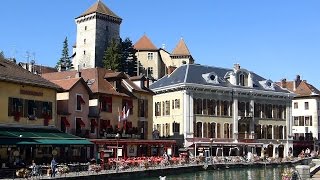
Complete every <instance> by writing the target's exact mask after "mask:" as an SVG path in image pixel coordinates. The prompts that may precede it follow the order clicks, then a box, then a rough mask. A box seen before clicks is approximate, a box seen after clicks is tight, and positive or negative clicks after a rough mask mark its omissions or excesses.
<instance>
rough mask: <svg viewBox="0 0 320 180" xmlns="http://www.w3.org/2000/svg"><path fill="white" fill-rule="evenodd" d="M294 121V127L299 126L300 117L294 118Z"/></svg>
mask: <svg viewBox="0 0 320 180" xmlns="http://www.w3.org/2000/svg"><path fill="white" fill-rule="evenodd" d="M293 121H294V122H293V125H294V126H299V117H298V116H294V117H293Z"/></svg>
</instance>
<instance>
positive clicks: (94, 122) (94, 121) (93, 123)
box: [91, 119, 98, 127]
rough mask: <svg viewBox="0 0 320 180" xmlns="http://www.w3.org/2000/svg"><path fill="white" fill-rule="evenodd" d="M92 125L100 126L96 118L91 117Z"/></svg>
mask: <svg viewBox="0 0 320 180" xmlns="http://www.w3.org/2000/svg"><path fill="white" fill-rule="evenodd" d="M91 126H95V127H98V123H97V121H96V120H95V119H91Z"/></svg>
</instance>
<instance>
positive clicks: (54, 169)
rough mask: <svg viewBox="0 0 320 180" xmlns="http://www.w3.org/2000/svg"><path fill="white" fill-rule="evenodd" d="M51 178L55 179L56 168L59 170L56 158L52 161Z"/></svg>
mask: <svg viewBox="0 0 320 180" xmlns="http://www.w3.org/2000/svg"><path fill="white" fill-rule="evenodd" d="M50 166H51V177H55V176H56V168H57V162H56V160H55V159H54V158H52V161H51V165H50Z"/></svg>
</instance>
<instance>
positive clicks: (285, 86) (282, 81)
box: [281, 78, 287, 88]
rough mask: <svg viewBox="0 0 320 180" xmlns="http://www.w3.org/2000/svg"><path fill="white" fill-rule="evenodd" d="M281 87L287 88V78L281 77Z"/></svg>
mask: <svg viewBox="0 0 320 180" xmlns="http://www.w3.org/2000/svg"><path fill="white" fill-rule="evenodd" d="M281 87H282V88H287V79H286V78H283V79H281Z"/></svg>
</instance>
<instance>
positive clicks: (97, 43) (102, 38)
mask: <svg viewBox="0 0 320 180" xmlns="http://www.w3.org/2000/svg"><path fill="white" fill-rule="evenodd" d="M121 21H122V19H121V18H120V17H119V16H117V15H116V14H115V13H114V12H112V11H111V10H110V9H109V8H108V7H107V6H106V5H104V4H103V3H102V2H101V1H100V0H98V1H97V2H96V3H95V4H94V5H92V6H91V7H90V8H89V9H88V10H86V11H85V12H84V13H83V14H81V15H80V16H79V17H77V18H75V22H76V24H77V38H76V44H75V45H74V46H73V59H72V63H73V65H74V67H75V69H78V67H79V68H80V69H82V68H94V67H103V62H102V59H103V54H104V51H105V50H106V48H107V45H108V43H109V42H110V41H111V39H113V38H114V39H118V40H119V39H120V24H121Z"/></svg>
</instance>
